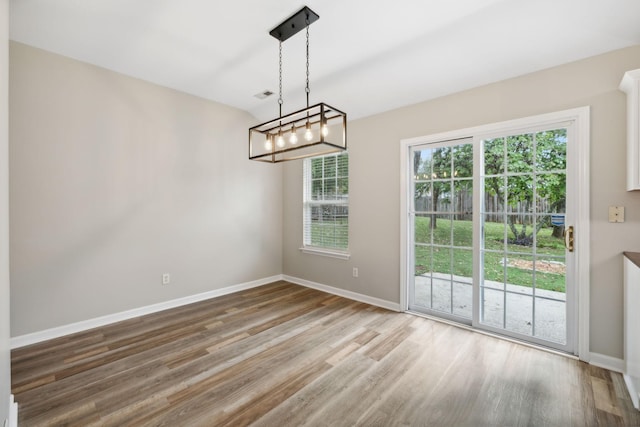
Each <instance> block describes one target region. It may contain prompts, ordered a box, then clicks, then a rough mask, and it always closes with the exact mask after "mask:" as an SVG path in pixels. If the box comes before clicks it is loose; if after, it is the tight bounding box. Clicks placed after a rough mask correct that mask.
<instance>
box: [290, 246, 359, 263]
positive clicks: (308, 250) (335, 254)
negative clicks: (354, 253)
mask: <svg viewBox="0 0 640 427" xmlns="http://www.w3.org/2000/svg"><path fill="white" fill-rule="evenodd" d="M300 251H301V252H303V253H305V254H310V255H320V256H326V257H329V258H337V259H344V260H347V259H349V258H350V257H351V254H350V253H349V252H341V251H332V250H330V249H322V248H312V247H309V246H305V247H302V248H300Z"/></svg>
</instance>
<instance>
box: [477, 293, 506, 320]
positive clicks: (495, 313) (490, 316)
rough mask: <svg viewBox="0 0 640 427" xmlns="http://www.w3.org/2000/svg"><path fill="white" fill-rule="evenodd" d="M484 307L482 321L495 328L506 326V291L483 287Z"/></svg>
mask: <svg viewBox="0 0 640 427" xmlns="http://www.w3.org/2000/svg"><path fill="white" fill-rule="evenodd" d="M480 292H481V295H482V307H481V309H482V310H481V317H480V321H481V322H482V323H484V324H486V325H488V326H493V327H495V328H503V327H504V299H505V293H504V292H502V291H496V290H494V289H488V288H485V287H482V288H481V290H480Z"/></svg>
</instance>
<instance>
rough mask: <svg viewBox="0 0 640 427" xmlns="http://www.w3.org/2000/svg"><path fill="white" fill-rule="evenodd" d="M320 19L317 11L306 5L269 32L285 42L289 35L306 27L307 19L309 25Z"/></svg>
mask: <svg viewBox="0 0 640 427" xmlns="http://www.w3.org/2000/svg"><path fill="white" fill-rule="evenodd" d="M318 19H320V16H318V14H317V13H315V12H314V11H313V10H311V9H309V8H308V7H307V6H305V7H303V8H302V9H300V10H299V11H298V12H296V13H294V14H293V15H292V16H291V17H289V18H287V19H286V20H285V21H283V22H282V23H281V24H280V25H278V26H277V27H275V28H274V29H273V30H271V31H269V34H271V35H272V36H273V37H275V38H277V39H278V40H280V41H281V42H283V41H285V40H286V39H288V38H289V37H291V36H293V35H294V34H296V33H297V32H298V31H300V30H302V29H303V28H306V26H307V20H308V21H309V25H311V24H313V23H314V22H316V21H317V20H318Z"/></svg>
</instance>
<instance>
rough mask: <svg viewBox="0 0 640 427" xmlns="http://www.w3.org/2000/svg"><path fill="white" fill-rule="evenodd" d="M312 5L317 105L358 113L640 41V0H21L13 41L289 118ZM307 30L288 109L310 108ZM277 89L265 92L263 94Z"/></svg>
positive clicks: (14, 8) (15, 1)
mask: <svg viewBox="0 0 640 427" xmlns="http://www.w3.org/2000/svg"><path fill="white" fill-rule="evenodd" d="M304 5H307V6H309V7H310V8H311V9H312V10H313V11H315V12H316V13H317V14H318V15H320V19H319V20H318V21H317V22H315V23H314V24H312V25H311V28H310V33H311V103H312V104H313V103H317V102H326V103H328V104H330V105H332V106H334V107H336V108H339V109H341V110H343V111H345V112H347V114H348V117H349V118H350V119H354V118H358V117H364V116H368V115H371V114H375V113H379V112H382V111H386V110H390V109H393V108H397V107H400V106H404V105H409V104H413V103H416V102H420V101H424V100H428V99H432V98H435V97H439V96H443V95H446V94H449V93H454V92H458V91H461V90H464V89H468V88H471V87H476V86H480V85H483V84H487V83H491V82H495V81H499V80H503V79H506V78H510V77H514V76H518V75H522V74H526V73H529V72H532V71H536V70H540V69H544V68H549V67H552V66H555V65H559V64H563V63H567V62H571V61H575V60H578V59H581V58H585V57H589V56H593V55H597V54H600V53H603V52H607V51H611V50H615V49H620V48H623V47H627V46H631V45H635V44H640V0H395V1H392V0H308V1H306V2H300V1H293V0H269V1H267V0H234V1H224V2H222V1H219V0H179V1H177V0H11V9H10V10H11V15H10V31H11V39H13V40H16V41H19V42H22V43H25V44H28V45H32V46H36V47H39V48H42V49H46V50H49V51H52V52H56V53H59V54H62V55H65V56H69V57H72V58H76V59H79V60H81V61H85V62H89V63H92V64H96V65H99V66H101V67H105V68H108V69H111V70H114V71H117V72H120V73H123V74H127V75H130V76H134V77H138V78H140V79H144V80H147V81H150V82H153V83H157V84H159V85H163V86H167V87H171V88H174V89H177V90H180V91H183V92H187V93H190V94H194V95H197V96H200V97H203V98H207V99H211V100H214V101H218V102H221V103H224V104H228V105H232V106H235V107H238V108H240V109H243V110H246V111H249V112H250V113H252V114H253V115H255V116H256V117H257V118H258V119H260V120H267V119H270V118H273V117H275V116H277V112H278V104H277V91H278V41H277V40H276V39H274V38H273V37H271V36H270V35H269V34H268V32H269V31H270V30H271V29H272V28H273V27H275V26H276V25H277V24H279V23H280V22H281V21H283V20H284V19H285V18H287V17H289V16H290V15H292V14H293V13H294V12H297V11H298V10H299V9H300V8H301V7H302V6H304ZM304 39H305V37H304V32H300V33H298V34H297V35H295V36H294V37H292V38H290V39H289V40H287V41H285V42H284V43H283V55H284V78H283V81H284V106H283V113H288V112H291V111H294V110H298V109H300V108H303V107H304V102H305V101H304V95H305V93H304V84H305V58H304V53H305V47H304V41H305V40H304ZM265 89H269V90H271V91H274V92H276V95H273V96H271V97H269V98H267V99H265V100H259V99H257V98H256V97H254V95H255V94H257V93H259V92H262V91H264V90H265Z"/></svg>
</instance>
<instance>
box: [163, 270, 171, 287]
mask: <svg viewBox="0 0 640 427" xmlns="http://www.w3.org/2000/svg"><path fill="white" fill-rule="evenodd" d="M169 283H171V275H170V274H169V273H164V274H163V275H162V284H163V285H168V284H169Z"/></svg>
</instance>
